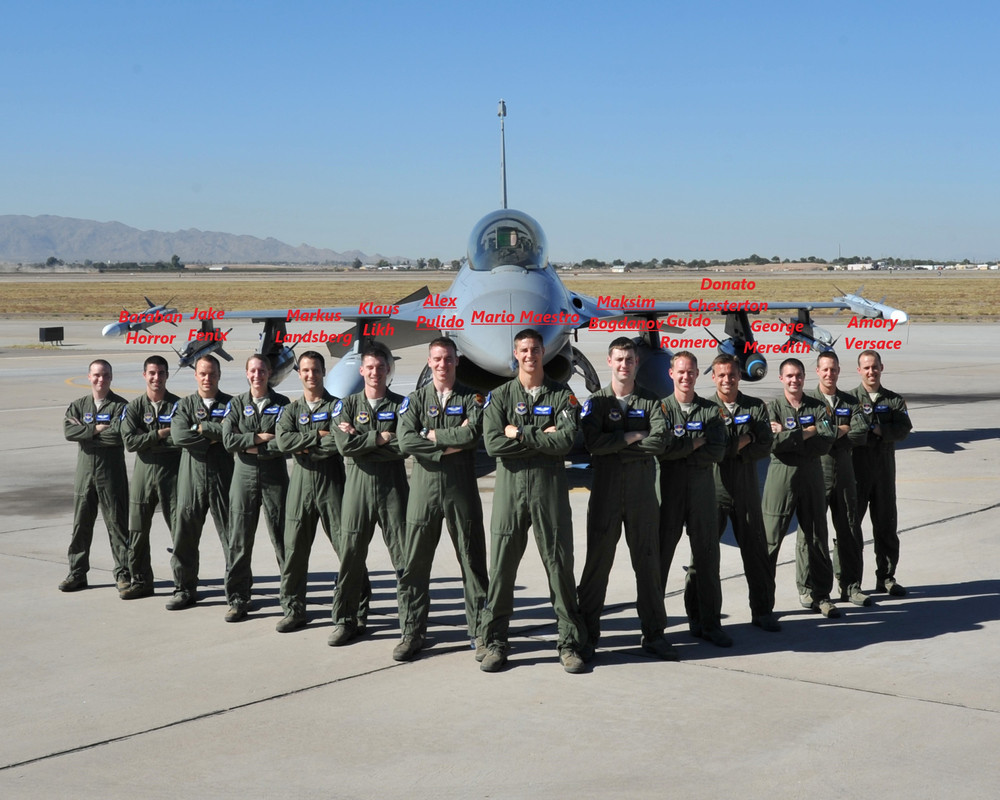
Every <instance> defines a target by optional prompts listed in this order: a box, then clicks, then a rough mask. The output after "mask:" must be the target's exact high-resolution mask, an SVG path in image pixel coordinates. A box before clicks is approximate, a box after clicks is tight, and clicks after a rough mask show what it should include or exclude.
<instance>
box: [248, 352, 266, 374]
mask: <svg viewBox="0 0 1000 800" xmlns="http://www.w3.org/2000/svg"><path fill="white" fill-rule="evenodd" d="M251 361H260V362H262V363H263V364H264V365H265V366H266V367H267V371H268V372H271V359H269V358H268V357H267V356H265V355H264V354H263V353H254V354H253V355H252V356H250V358H248V359H247V364H246V366H245V367H244V369H250V362H251Z"/></svg>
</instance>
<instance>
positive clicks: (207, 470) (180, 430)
mask: <svg viewBox="0 0 1000 800" xmlns="http://www.w3.org/2000/svg"><path fill="white" fill-rule="evenodd" d="M220 375H221V367H220V365H219V361H218V359H217V358H215V356H211V355H209V356H203V357H202V358H199V359H198V361H197V362H196V363H195V380H196V382H197V383H198V391H197V392H195V393H194V394H190V395H188V396H187V397H185V398H183V399H182V400H181V401H180V402H179V403H178V404H177V411H175V412H174V420H173V424H172V425H171V426H170V438H171V439H172V440H173V442H174V444H175V445H177V446H178V447H180V448H182V450H183V454H182V455H181V465H180V471H179V473H178V478H177V512H176V513H177V518H176V520H175V523H174V552H173V555H172V556H171V558H170V566H171V567H172V568H173V571H174V596H173V597H172V598H171V599H170V600H168V601H167V609H168V610H170V611H178V610H180V609H182V608H187V607H188V606H191V605H194V603H195V601H196V600H197V599H198V568H199V565H200V558H199V555H198V547H199V544H200V542H201V532H202V529H203V528H204V526H205V519H206V518H207V517H208V513H209V510H211V512H212V519H213V520H214V521H215V530H216V532H217V533H218V534H219V541H220V542H222V551H223V553H225V555H226V562H227V563H228V561H229V487H230V484H231V483H232V480H233V456H232V454H231V453H229V452H227V451H226V448H225V446H224V445H223V444H222V420H223V418H224V417H225V416H226V407H227V406H228V405H229V401H230V400H232V397H230V396H229V395H228V394H226V393H225V392H220V391H219V377H220Z"/></svg>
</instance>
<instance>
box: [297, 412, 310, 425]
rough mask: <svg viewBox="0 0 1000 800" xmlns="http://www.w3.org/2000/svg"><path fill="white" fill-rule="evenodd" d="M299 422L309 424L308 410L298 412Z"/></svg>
mask: <svg viewBox="0 0 1000 800" xmlns="http://www.w3.org/2000/svg"><path fill="white" fill-rule="evenodd" d="M299 424H301V425H308V424H309V414H308V412H307V413H305V414H299Z"/></svg>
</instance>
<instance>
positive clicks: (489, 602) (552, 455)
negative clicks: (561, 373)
mask: <svg viewBox="0 0 1000 800" xmlns="http://www.w3.org/2000/svg"><path fill="white" fill-rule="evenodd" d="M578 411H579V403H578V402H577V399H576V397H575V396H574V395H573V393H572V392H571V391H570V389H569V387H568V386H566V385H565V384H562V383H558V382H556V381H552V380H549V379H548V378H546V379H545V380H544V382H543V383H542V386H541V391H540V392H539V393H538V395H537V396H536V397H535V398H534V399H532V397H531V395H529V394H528V393H527V392H526V391H525V390H524V387H523V386H522V385H521V382H520V381H519V380H518V379H517V378H514V379H513V380H510V381H508V382H507V383H505V384H503V385H502V386H500V387H498V388H496V389H494V390H493V392H492V393H491V394H490V396H489V397H488V398H487V400H486V406H485V407H484V410H483V440H484V442H485V444H486V452H487V453H489V454H490V455H491V456H494V457H496V459H497V469H496V485H495V490H494V498H493V518H492V520H491V521H490V583H489V588H488V589H487V595H486V612H485V614H484V616H483V628H482V630H483V633H482V636H483V639H484V640H485V642H486V644H487V646H489V645H493V644H498V645H506V644H507V638H508V630H509V628H510V618H511V615H512V614H513V613H514V582H515V580H516V579H517V567H518V564H520V563H521V558H522V557H523V556H524V550H525V547H527V544H528V527H529V526H530V527H531V528H532V530H533V531H534V533H535V543H536V544H537V546H538V552H539V555H541V557H542V564H543V565H544V567H545V573H546V575H547V576H548V580H549V597H550V599H551V601H552V605H553V607H554V608H555V612H556V619H557V622H558V630H559V641H558V647H559V649H560V651H561V650H562V649H563V648H569V649H572V650H574V651H577V652H579V650H580V648H581V647H582V646H583V645H584V644H585V643H586V641H587V629H586V626H585V625H584V624H583V618H582V617H581V616H580V608H579V605H578V604H577V599H576V581H575V580H574V579H573V515H572V512H571V510H570V505H569V482H568V480H567V479H566V468H565V466H564V464H563V456H565V455H566V454H567V453H568V452H569V451H570V449H571V448H572V446H573V440H574V439H575V438H576V424H577V413H578ZM507 425H515V426H517V427H519V428H520V429H521V435H520V436H519V437H518V438H517V439H508V438H507V436H506V435H505V433H504V429H505V428H506V426H507ZM551 426H555V427H556V428H557V430H556V432H554V433H544V430H545V429H546V428H548V427H551Z"/></svg>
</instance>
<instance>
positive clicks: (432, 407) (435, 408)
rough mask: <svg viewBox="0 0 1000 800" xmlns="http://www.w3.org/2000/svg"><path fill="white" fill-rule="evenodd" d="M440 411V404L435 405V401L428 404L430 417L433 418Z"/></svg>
mask: <svg viewBox="0 0 1000 800" xmlns="http://www.w3.org/2000/svg"><path fill="white" fill-rule="evenodd" d="M440 413H441V409H440V408H438V406H437V405H435V404H434V403H431V404H430V405H429V406H427V416H428V417H431V418H433V417H436V416H437V415H438V414H440Z"/></svg>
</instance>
